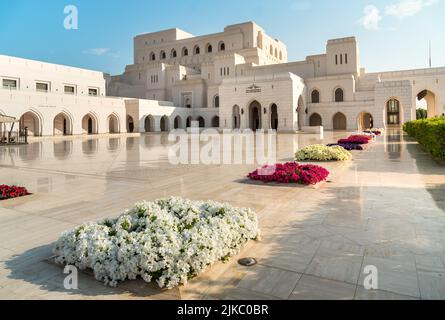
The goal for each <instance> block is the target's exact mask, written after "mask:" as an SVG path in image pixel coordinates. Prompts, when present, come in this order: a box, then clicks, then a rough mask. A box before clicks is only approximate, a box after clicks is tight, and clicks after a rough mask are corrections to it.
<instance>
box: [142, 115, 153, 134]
mask: <svg viewBox="0 0 445 320" xmlns="http://www.w3.org/2000/svg"><path fill="white" fill-rule="evenodd" d="M154 128H155V119H154V118H153V116H151V115H149V116H146V117H145V120H144V130H145V132H154V131H155V130H154Z"/></svg>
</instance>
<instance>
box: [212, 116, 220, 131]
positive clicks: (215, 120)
mask: <svg viewBox="0 0 445 320" xmlns="http://www.w3.org/2000/svg"><path fill="white" fill-rule="evenodd" d="M212 127H213V128H219V117H218V116H214V117H213V119H212Z"/></svg>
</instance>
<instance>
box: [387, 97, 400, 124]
mask: <svg viewBox="0 0 445 320" xmlns="http://www.w3.org/2000/svg"><path fill="white" fill-rule="evenodd" d="M400 118H401V117H400V101H399V100H397V99H390V100H389V101H388V102H387V103H386V124H387V125H389V126H398V125H400V124H401V119H400Z"/></svg>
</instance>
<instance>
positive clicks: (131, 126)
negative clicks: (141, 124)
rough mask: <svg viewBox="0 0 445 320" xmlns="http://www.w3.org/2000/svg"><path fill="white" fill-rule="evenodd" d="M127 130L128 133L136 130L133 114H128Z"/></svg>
mask: <svg viewBox="0 0 445 320" xmlns="http://www.w3.org/2000/svg"><path fill="white" fill-rule="evenodd" d="M127 132H128V133H133V132H134V120H133V117H132V116H127Z"/></svg>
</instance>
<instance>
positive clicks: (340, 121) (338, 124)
mask: <svg viewBox="0 0 445 320" xmlns="http://www.w3.org/2000/svg"><path fill="white" fill-rule="evenodd" d="M332 122H333V124H334V130H346V127H347V123H346V116H345V115H344V114H343V113H341V112H337V113H336V114H335V115H334V117H333V119H332Z"/></svg>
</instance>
